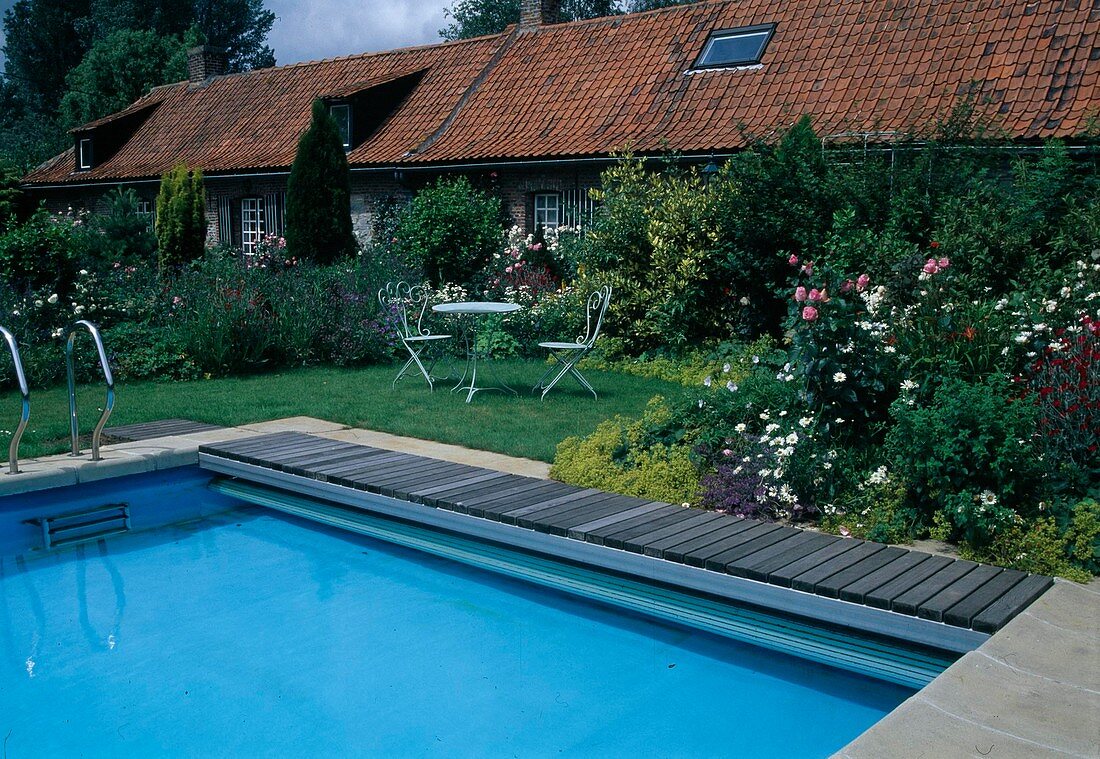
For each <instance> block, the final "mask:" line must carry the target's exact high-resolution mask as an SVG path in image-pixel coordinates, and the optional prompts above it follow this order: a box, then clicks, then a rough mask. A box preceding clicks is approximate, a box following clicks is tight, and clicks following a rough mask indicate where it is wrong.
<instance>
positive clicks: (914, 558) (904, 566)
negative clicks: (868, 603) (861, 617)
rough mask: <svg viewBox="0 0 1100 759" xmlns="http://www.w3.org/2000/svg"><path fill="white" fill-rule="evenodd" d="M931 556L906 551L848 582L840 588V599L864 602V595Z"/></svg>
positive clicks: (858, 602)
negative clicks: (872, 570)
mask: <svg viewBox="0 0 1100 759" xmlns="http://www.w3.org/2000/svg"><path fill="white" fill-rule="evenodd" d="M930 558H932V557H931V556H930V555H928V554H926V553H919V552H917V551H906V552H905V555H904V556H901V557H899V558H897V559H894V560H893V561H891V562H890V563H889V564H887V565H885V566H883V567H880V568H879V569H876V570H875V571H874V572H871V573H870V574H868V575H864V576H863V577H860V578H859V579H858V580H855V581H854V582H850V583H848V584H847V585H845V586H844V587H843V588H841V589H840V600H842V601H851V602H852V603H857V604H861V603H864V597H865V596H866V595H867V594H868V593H870V592H872V591H874V590H877V589H878V588H881V587H882V586H883V585H885V584H886V583H888V582H890V581H891V580H895V579H897V578H898V577H899V576H900V575H902V574H903V573H905V572H907V571H909V570H910V569H913V568H914V567H917V566H920V564H921V563H923V562H925V561H928V559H930Z"/></svg>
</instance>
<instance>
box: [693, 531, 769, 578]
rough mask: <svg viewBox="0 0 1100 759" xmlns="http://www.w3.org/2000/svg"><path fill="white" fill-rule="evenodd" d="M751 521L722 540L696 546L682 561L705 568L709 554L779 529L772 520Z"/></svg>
mask: <svg viewBox="0 0 1100 759" xmlns="http://www.w3.org/2000/svg"><path fill="white" fill-rule="evenodd" d="M751 521H752V522H754V524H752V525H750V526H749V527H748V529H745V530H738V531H737V532H735V533H733V534H731V535H729V536H727V537H725V538H723V539H722V540H719V541H716V542H714V543H710V544H709V545H706V546H703V547H701V548H697V549H695V550H694V551H691V552H690V553H685V554H684V563H685V564H688V565H690V566H693V567H702V568H706V565H707V559H709V558H710V557H711V556H717V555H718V554H720V553H723V552H724V551H728V550H730V549H731V548H736V547H737V546H739V545H742V544H744V543H747V542H748V541H750V540H756V539H757V538H759V537H762V536H764V535H768V534H769V533H772V532H775V531H776V530H778V529H779V525H777V524H775V523H774V522H761V521H759V520H755V519H754V520H751Z"/></svg>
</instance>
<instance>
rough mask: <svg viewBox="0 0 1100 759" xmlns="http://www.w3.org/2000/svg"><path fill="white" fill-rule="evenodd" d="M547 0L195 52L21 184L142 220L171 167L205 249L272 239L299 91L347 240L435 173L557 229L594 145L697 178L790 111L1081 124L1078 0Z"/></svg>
mask: <svg viewBox="0 0 1100 759" xmlns="http://www.w3.org/2000/svg"><path fill="white" fill-rule="evenodd" d="M556 6H557V2H556V1H555V0H523V2H522V13H521V20H520V22H519V24H518V25H515V26H514V27H509V28H508V29H506V30H505V31H504V32H503V33H501V34H498V35H493V36H486V37H480V38H476V39H470V40H461V41H457V42H447V43H442V44H436V45H428V46H423V47H414V48H407V49H401V50H391V51H387V52H381V53H369V54H364V55H354V56H349V57H344V58H336V59H332V60H324V61H317V62H311V63H298V64H293V65H289V66H281V67H276V68H270V69H262V70H257V71H251V72H247V73H242V74H229V75H225V74H224V73H223V72H224V65H225V61H224V57H222V56H220V55H219V53H218V51H216V50H212V49H209V48H197V49H195V50H193V51H192V54H191V58H190V61H189V79H188V81H186V82H179V83H177V84H171V85H166V86H162V87H158V88H156V89H154V90H153V91H152V92H150V93H149V94H148V95H147V96H145V97H143V98H142V99H141V100H139V101H138V102H136V103H134V104H133V105H131V106H130V107H129V108H127V109H125V110H123V111H121V112H119V113H116V114H114V115H112V116H108V117H107V118H104V119H100V120H98V121H93V122H91V123H88V124H85V125H83V126H82V127H80V128H78V129H76V130H74V132H73V148H72V149H70V150H69V151H67V152H65V153H63V154H61V155H59V156H57V157H55V158H53V159H52V160H50V161H48V162H47V163H45V164H44V165H42V166H41V167H39V168H38V169H36V170H35V171H33V172H32V173H31V174H29V175H28V176H27V177H26V178H25V185H24V187H25V188H26V189H27V190H28V191H29V192H30V193H31V194H32V196H33V197H36V198H41V199H44V200H45V201H46V202H47V204H48V205H49V206H51V207H54V208H64V207H65V206H70V205H71V206H76V205H81V206H84V207H89V208H95V207H96V204H97V203H98V202H100V199H101V198H102V196H103V195H104V193H105V192H106V191H107V190H109V189H111V188H114V187H116V186H119V185H124V186H130V187H134V188H136V189H137V191H138V193H139V194H140V196H141V197H142V198H143V203H144V204H145V210H146V211H149V212H151V211H152V203H153V200H154V198H155V195H156V192H157V187H158V181H159V177H160V175H161V174H162V173H164V172H165V171H167V170H168V169H170V168H171V167H172V166H173V165H174V164H176V163H178V162H179V161H184V162H186V163H187V164H188V165H190V166H197V167H201V168H202V170H203V172H204V173H205V176H206V187H207V194H208V217H209V221H210V236H211V238H212V239H214V240H219V241H222V242H226V243H232V244H235V245H239V246H243V247H244V248H246V249H247V248H250V247H251V246H253V245H254V244H255V243H256V241H257V240H258V239H260V237H261V235H263V234H265V233H273V234H280V233H281V232H282V230H283V206H284V197H285V188H286V179H287V175H288V172H289V167H290V164H291V162H292V161H293V159H294V153H295V148H296V144H297V141H298V138H299V136H300V135H301V134H302V132H303V131H304V130H305V129H306V128H307V126H308V124H309V118H310V105H311V102H312V100H313V99H314V98H317V97H320V98H323V99H324V101H325V102H327V103H328V105H329V108H330V109H331V112H332V114H333V116H334V117H336V120H337V122H338V124H339V126H340V129H341V134H342V136H343V138H344V140H345V147H346V149H347V155H348V161H349V164H350V166H351V178H352V213H353V216H354V220H355V225H356V229H357V231H359V232H361V233H366V232H367V231H368V230H369V229H370V226H371V220H372V218H373V215H374V214H375V213H376V212H377V210H378V208H379V207H381V204H382V203H384V202H385V201H386V199H388V198H395V197H396V198H401V197H407V196H409V195H410V193H411V192H413V191H415V189H417V188H418V187H421V186H423V185H424V183H426V182H427V181H430V180H431V179H433V178H434V177H437V176H439V175H440V174H445V173H454V172H464V173H467V174H471V175H474V177H475V179H477V181H479V182H480V183H482V184H487V185H491V186H493V187H495V189H496V191H497V192H499V194H500V195H501V197H502V198H503V199H504V201H505V204H506V208H507V210H508V213H509V214H510V215H511V216H512V218H513V219H514V221H515V222H516V223H519V224H523V225H526V226H527V227H528V228H530V227H531V226H532V225H533V224H536V223H539V224H545V225H548V226H553V225H556V224H563V223H570V222H574V221H577V220H578V219H579V218H581V217H583V215H584V214H586V213H589V212H590V211H591V202H592V201H591V200H590V199H589V197H588V189H589V188H590V187H592V186H593V185H596V184H597V183H598V178H599V173H600V171H601V170H602V169H603V168H604V167H605V166H606V165H607V163H608V161H610V160H613V158H612V156H613V154H614V153H615V152H616V151H621V150H623V149H624V148H629V149H630V150H632V151H633V152H634V153H636V154H639V155H659V154H664V153H667V152H670V151H674V152H675V153H677V154H678V155H679V156H680V157H681V160H687V161H696V162H699V163H706V162H709V161H711V160H714V159H721V157H723V156H725V155H728V154H730V153H731V152H733V151H736V150H738V149H740V148H742V147H743V146H744V145H745V143H746V140H747V139H748V135H760V136H766V135H768V134H770V133H772V132H774V130H776V129H781V128H783V127H786V126H789V125H790V124H791V123H792V122H794V121H795V120H796V119H798V118H799V117H800V116H802V115H803V114H808V115H809V116H811V117H812V119H813V123H814V127H815V128H816V130H817V131H818V133H819V134H821V135H822V136H823V138H824V141H825V142H827V143H828V144H833V143H835V142H845V141H858V142H861V143H862V142H867V141H887V142H889V141H896V140H905V139H910V138H912V137H913V136H914V135H919V132H920V130H921V129H924V128H926V127H927V125H928V124H930V123H932V122H934V121H935V120H936V119H937V118H942V117H944V116H946V115H947V114H948V113H949V112H950V111H951V109H952V108H953V107H954V106H955V105H956V104H957V103H959V102H960V100H961V99H965V98H970V99H972V101H973V102H975V103H976V104H978V105H979V106H980V107H981V108H983V109H984V110H985V111H986V112H987V113H988V114H989V115H991V116H992V117H993V118H994V119H995V121H996V124H997V125H998V127H999V128H1000V129H1001V130H1003V134H1004V135H1005V137H1006V139H1008V140H1011V141H1013V142H1016V143H1019V144H1034V143H1036V142H1038V141H1040V140H1043V139H1045V138H1051V137H1059V138H1064V139H1066V140H1068V141H1070V142H1073V141H1075V140H1080V139H1082V136H1083V135H1084V134H1085V133H1086V132H1087V131H1090V130H1091V131H1092V132H1093V133H1095V131H1096V129H1097V123H1098V121H1100V112H1098V106H1100V101H1098V100H1097V92H1098V83H1100V6H1097V4H1096V3H1095V2H1093V1H1092V0H1041V1H1038V0H980V1H979V0H850V1H848V2H843V3H838V2H836V1H835V0H792V1H791V2H780V0H714V1H713V2H701V3H697V4H694V5H685V6H677V7H671V8H665V9H662V10H657V11H650V12H646V13H637V14H628V15H621V16H614V17H607V18H600V19H592V20H588V21H579V22H574V23H568V24H558V23H554V21H555V15H556Z"/></svg>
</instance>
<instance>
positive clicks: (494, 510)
mask: <svg viewBox="0 0 1100 759" xmlns="http://www.w3.org/2000/svg"><path fill="white" fill-rule="evenodd" d="M580 489H581V488H578V487H575V486H573V485H566V484H565V483H564V482H556V481H555V480H537V481H536V482H534V483H532V484H531V486H530V487H528V488H527V489H525V490H517V491H515V492H513V493H508V494H500V495H495V496H490V497H486V498H481V499H479V500H477V501H475V502H472V503H468V504H467V511H468V512H469V513H470V514H472V515H473V516H479V517H484V518H486V519H492V520H493V521H498V522H499V521H500V515H501V514H504V513H506V512H509V511H515V510H516V509H518V508H520V507H523V506H529V505H533V504H536V503H546V502H547V501H551V500H553V499H555V498H558V497H559V496H563V495H568V494H569V493H576V492H577V491H579V490H580Z"/></svg>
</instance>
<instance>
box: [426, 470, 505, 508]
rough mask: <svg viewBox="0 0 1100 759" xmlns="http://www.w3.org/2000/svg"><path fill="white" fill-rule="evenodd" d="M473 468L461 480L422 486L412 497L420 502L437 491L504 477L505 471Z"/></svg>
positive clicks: (440, 491)
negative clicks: (467, 475)
mask: <svg viewBox="0 0 1100 759" xmlns="http://www.w3.org/2000/svg"><path fill="white" fill-rule="evenodd" d="M470 469H471V470H472V471H471V472H470V475H469V477H464V478H463V479H461V480H455V481H454V482H440V483H438V484H436V485H432V486H431V487H427V488H421V489H419V490H416V491H415V492H413V493H410V494H409V495H410V496H411V497H412V499H413V501H414V502H415V503H420V502H422V501H423V500H425V499H427V498H428V497H430V496H433V495H435V494H436V493H442V492H443V491H445V490H453V489H454V488H456V487H467V486H469V485H476V484H477V483H479V482H486V481H487V480H495V479H499V478H500V477H503V476H504V475H505V472H496V471H493V470H490V469H478V468H477V467H470Z"/></svg>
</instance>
